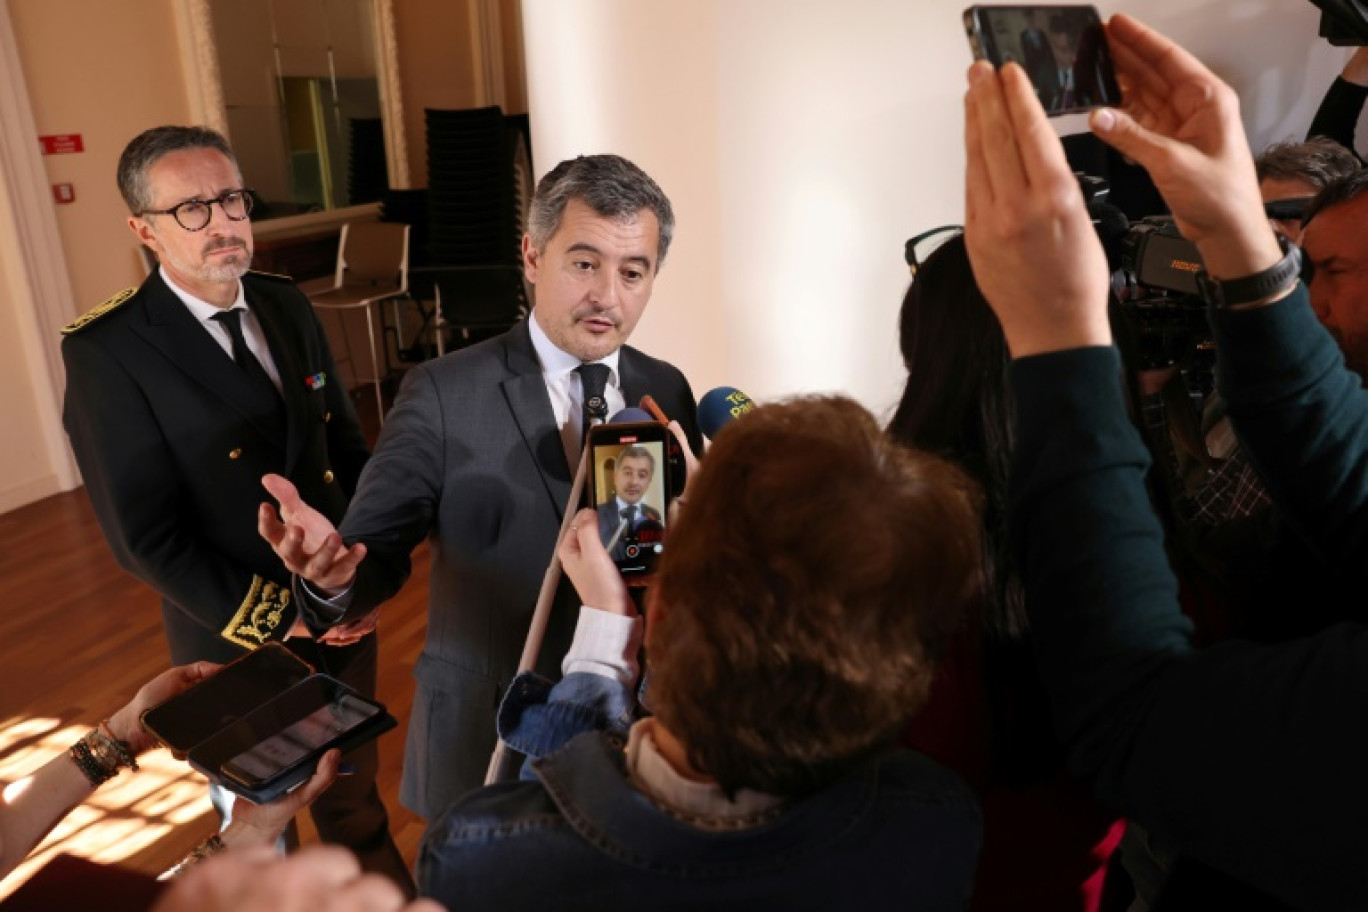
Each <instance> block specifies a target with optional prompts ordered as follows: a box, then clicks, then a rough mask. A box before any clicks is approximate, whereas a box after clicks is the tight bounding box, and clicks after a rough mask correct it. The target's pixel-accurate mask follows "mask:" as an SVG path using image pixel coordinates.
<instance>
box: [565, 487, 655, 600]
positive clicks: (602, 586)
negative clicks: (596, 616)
mask: <svg viewBox="0 0 1368 912" xmlns="http://www.w3.org/2000/svg"><path fill="white" fill-rule="evenodd" d="M557 553H558V554H559V556H560V560H561V566H562V567H564V568H565V575H566V576H568V577H570V582H571V583H573V584H574V585H575V591H576V592H578V593H579V597H580V600H581V601H582V602H583V603H584V604H586V605H588V606H589V607H591V608H598V609H599V610H601V611H610V612H612V613H613V614H621V615H625V616H626V617H636V615H637V610H636V605H634V604H633V603H632V597H631V596H630V595H628V594H627V584H626V583H624V582H623V581H622V572H621V571H619V570H618V568H617V565H616V564H614V563H613V559H612V558H611V557H609V556H608V552H607V551H606V550H605V549H604V547H603V542H602V541H601V540H600V539H599V529H598V513H597V511H594V510H590V509H584V510H580V511H579V513H577V514H576V515H575V518H574V519H573V520H571V522H570V530H569V532H568V533H567V534H566V536H565V539H564V540H563V541H562V542H561V544H560V549H559V551H558V552H557Z"/></svg>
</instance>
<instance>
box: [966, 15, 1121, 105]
mask: <svg viewBox="0 0 1368 912" xmlns="http://www.w3.org/2000/svg"><path fill="white" fill-rule="evenodd" d="M964 31H965V33H966V34H967V35H968V36H969V46H970V48H971V49H972V50H973V52H974V59H975V60H987V61H988V62H989V63H991V64H993V66H998V67H1000V66H1002V65H1003V64H1005V63H1007V62H1009V61H1013V60H1014V61H1016V62H1017V63H1019V64H1020V65H1021V67H1022V69H1024V70H1025V71H1026V75H1027V76H1029V77H1030V79H1031V84H1032V85H1034V86H1035V90H1036V95H1037V96H1038V97H1039V98H1040V104H1041V106H1042V107H1044V108H1045V113H1047V114H1049V115H1050V116H1051V117H1056V116H1058V115H1061V114H1076V113H1078V112H1080V111H1088V110H1091V109H1093V108H1098V107H1115V106H1118V105H1120V104H1121V89H1120V87H1119V86H1118V85H1117V82H1116V68H1115V66H1114V65H1113V63H1112V58H1111V51H1110V50H1109V49H1108V47H1107V33H1106V30H1105V29H1104V28H1103V27H1102V19H1101V17H1100V16H1098V14H1097V7H1095V6H971V7H969V8H968V9H966V10H965V11H964Z"/></svg>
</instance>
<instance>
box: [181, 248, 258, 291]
mask: <svg viewBox="0 0 1368 912" xmlns="http://www.w3.org/2000/svg"><path fill="white" fill-rule="evenodd" d="M228 247H236V248H237V249H238V250H240V251H241V253H239V254H237V255H235V256H234V257H233V258H232V259H229V260H221V261H220V262H217V263H211V262H207V261H201V262H200V263H198V264H196V263H187V262H185V261H184V260H181V259H180V258H179V257H175V256H172V255H171V254H170V253H166V252H164V253H163V256H165V257H166V258H167V259H168V260H170V261H171V265H172V266H175V267H176V269H178V270H180V271H181V272H183V273H186V274H187V275H192V276H194V277H195V278H196V279H199V280H200V281H201V282H234V281H236V280H238V279H240V278H242V277H243V276H244V275H246V274H247V271H248V270H249V269H251V268H252V251H251V250H250V249H249V248H248V247H247V244H246V242H245V241H229V242H228V243H223V242H213V241H211V242H210V243H209V244H207V245H205V248H204V250H203V251H202V252H201V255H202V256H205V257H207V256H208V255H209V254H210V253H211V252H213V251H215V250H221V249H224V248H228Z"/></svg>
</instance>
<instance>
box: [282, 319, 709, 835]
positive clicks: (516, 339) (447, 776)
mask: <svg viewBox="0 0 1368 912" xmlns="http://www.w3.org/2000/svg"><path fill="white" fill-rule="evenodd" d="M618 369H619V372H620V377H621V381H622V391H623V395H624V397H625V398H626V400H627V402H628V404H635V403H636V402H637V401H639V400H640V398H641V397H642V396H644V395H647V394H649V395H650V396H651V397H652V398H654V399H655V400H656V402H657V403H658V404H659V405H660V407H661V408H662V409H663V410H664V412H665V414H666V415H668V416H669V417H671V418H675V419H678V420H679V422H680V423H681V425H682V426H683V427H684V429H685V430H686V432H687V433H688V435H689V439H690V442H691V444H692V446H693V448H694V449H695V450H696V451H697V450H699V449H700V440H701V438H700V437H699V434H698V426H697V421H696V417H695V416H696V408H695V405H694V399H693V393H692V391H691V390H690V389H689V384H688V382H687V381H686V380H685V379H684V375H683V374H681V373H680V372H679V371H678V370H677V369H676V368H674V367H673V366H671V365H669V364H667V363H665V362H664V361H658V360H656V359H655V358H651V357H649V356H647V355H645V354H642V353H641V352H640V351H637V350H636V349H634V348H630V347H628V346H623V348H622V350H621V356H620V358H619V362H618ZM572 481H573V472H572V469H571V467H569V466H567V465H566V460H565V449H564V446H563V444H562V442H561V437H560V432H559V430H558V429H557V427H556V420H555V415H554V413H553V412H552V409H551V398H550V396H549V395H548V394H547V391H546V382H545V380H544V379H543V377H542V369H541V364H540V362H539V361H538V360H537V354H536V350H535V349H534V348H533V346H532V338H531V335H530V333H529V331H528V328H527V324H526V322H523V323H519V324H518V325H517V326H515V327H514V328H513V329H511V330H509V331H508V332H507V333H504V334H503V335H501V336H499V337H497V338H494V339H490V340H489V341H487V342H483V343H481V344H479V345H476V346H473V347H471V348H467V349H464V350H462V351H459V352H454V353H452V354H450V355H447V356H446V357H444V358H439V359H437V360H435V361H429V362H427V363H425V364H422V365H420V366H419V367H416V368H414V369H413V370H411V371H410V372H409V374H408V376H406V377H405V378H404V384H403V387H402V388H401V390H400V391H399V395H398V397H397V398H396V400H395V403H394V409H393V411H391V412H390V413H389V415H388V416H387V417H386V420H385V428H384V431H383V433H382V434H381V436H380V441H379V442H378V443H377V444H376V448H375V456H374V457H373V458H372V459H371V461H370V463H369V464H368V465H367V467H366V471H365V473H364V474H363V475H362V478H361V484H360V487H359V488H358V489H357V492H356V497H355V499H354V500H353V501H352V504H351V507H350V509H349V510H348V511H347V518H346V520H345V522H343V524H342V527H341V533H342V538H343V540H344V541H346V542H347V543H348V544H351V543H353V542H357V541H361V542H365V544H366V548H367V553H366V558H365V560H363V561H362V562H361V565H360V567H359V568H358V571H357V579H356V584H355V588H354V589H353V598H352V602H351V606H350V608H349V609H348V617H349V618H350V617H355V616H359V615H363V614H365V613H366V612H368V611H369V610H370V609H371V608H373V607H375V606H376V605H378V604H380V603H381V602H383V601H385V600H386V599H388V598H389V597H390V596H392V595H393V594H394V593H395V592H396V591H397V590H398V589H399V587H400V586H402V585H403V584H404V581H405V580H406V579H408V574H409V569H410V563H409V553H410V552H411V551H412V550H413V549H414V547H416V546H417V545H418V543H419V542H421V541H422V540H423V538H424V537H425V536H431V540H432V574H431V578H430V580H429V584H428V619H427V640H426V642H425V643H424V646H423V654H422V656H421V657H420V658H419V660H418V666H417V668H416V669H415V676H416V677H417V679H418V690H417V694H416V696H415V698H414V706H413V715H412V717H411V718H410V721H409V731H408V745H407V749H406V754H405V758H404V782H403V790H402V792H401V793H400V799H401V800H402V801H403V803H404V804H405V805H406V806H407V807H409V808H410V809H412V810H414V811H415V812H417V813H418V814H421V815H422V816H424V817H433V816H436V814H437V813H438V812H440V811H441V810H443V809H444V808H445V807H446V806H447V805H448V804H450V803H451V802H452V801H454V800H455V799H456V798H457V797H459V796H460V795H461V794H462V793H464V792H465V791H466V790H468V789H470V788H473V787H475V786H478V785H480V784H481V783H482V782H483V780H484V773H485V769H486V767H487V765H488V761H489V756H490V752H491V751H492V750H493V748H494V743H495V733H494V713H495V709H496V708H497V706H498V703H499V697H500V694H501V693H502V691H503V689H504V688H506V687H507V686H508V683H509V682H510V681H511V680H512V679H513V677H514V672H515V671H516V670H517V665H518V658H519V656H520V655H521V653H522V649H523V643H524V640H525V638H526V636H527V631H528V625H529V622H530V621H531V618H532V611H533V608H534V607H535V605H536V602H537V593H538V591H539V590H540V588H541V583H542V578H543V576H544V575H545V573H546V567H547V564H548V563H549V562H550V560H551V552H552V550H553V548H554V547H555V542H556V534H557V530H558V528H559V526H560V521H561V516H562V514H563V512H564V510H565V505H566V501H568V500H569V498H570V489H571V483H572ZM306 500H307V495H306ZM556 605H557V607H556V610H555V612H554V613H553V615H552V620H551V625H550V628H549V629H548V631H547V636H546V641H545V642H544V643H543V644H542V649H541V653H540V658H541V662H540V667H541V668H542V670H543V672H544V673H547V674H555V672H556V670H558V669H559V668H560V661H561V658H562V657H563V656H564V655H565V651H566V649H567V648H569V645H570V640H571V637H572V635H573V633H574V628H575V620H576V618H577V617H578V614H579V611H578V608H579V606H578V600H577V599H576V598H575V597H574V590H573V588H572V587H570V586H569V585H568V584H567V583H565V582H564V581H562V585H561V591H560V594H559V596H558V598H557V602H556Z"/></svg>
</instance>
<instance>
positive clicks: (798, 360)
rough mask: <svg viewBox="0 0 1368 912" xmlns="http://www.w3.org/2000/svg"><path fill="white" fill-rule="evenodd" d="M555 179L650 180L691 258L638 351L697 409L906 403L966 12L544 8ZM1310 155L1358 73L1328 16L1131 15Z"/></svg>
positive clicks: (534, 51) (1271, 8) (549, 148)
mask: <svg viewBox="0 0 1368 912" xmlns="http://www.w3.org/2000/svg"><path fill="white" fill-rule="evenodd" d="M522 2H523V27H524V35H525V42H526V59H527V69H528V102H529V109H530V111H531V114H532V122H533V136H534V139H535V148H534V157H535V159H536V166H537V169H538V171H539V172H545V171H546V170H547V169H548V168H549V167H550V166H551V165H553V164H554V163H555V162H557V161H559V160H561V159H563V158H566V157H569V156H571V155H574V154H577V153H581V152H595V151H614V152H619V153H621V154H623V155H626V156H627V157H629V158H631V159H633V160H634V161H636V162H637V163H638V164H640V165H641V166H642V167H643V168H645V169H646V170H647V171H648V172H649V173H651V175H652V176H654V177H655V178H656V179H657V180H658V181H659V182H660V184H661V185H662V187H663V188H664V189H665V191H666V193H668V194H669V195H670V197H671V200H672V201H673V202H674V204H675V206H676V210H677V214H678V219H679V234H678V239H677V245H676V247H675V249H674V250H673V251H672V252H671V255H670V261H669V262H668V263H667V264H666V267H665V271H664V273H663V274H662V276H661V278H660V280H659V282H658V283H657V286H656V292H655V297H654V300H653V302H652V304H651V307H650V309H649V310H648V312H647V315H646V317H645V319H644V320H643V321H642V323H641V325H640V326H639V327H638V329H637V333H636V336H635V338H634V342H635V343H637V344H638V345H640V347H642V348H643V349H645V350H647V351H649V352H651V353H653V354H657V355H659V356H662V357H666V358H668V359H670V360H671V361H673V362H674V363H676V364H677V365H679V366H680V367H681V368H682V369H683V370H684V371H685V373H687V374H688V375H689V377H690V379H691V380H692V381H693V383H694V386H695V391H696V392H700V393H701V392H702V391H704V390H706V389H709V388H711V387H713V386H717V385H720V384H723V383H730V384H733V385H736V386H739V387H741V388H742V389H745V390H746V391H747V392H750V393H751V394H752V395H754V396H757V397H761V398H768V397H772V396H777V395H782V394H786V393H793V392H799V391H818V390H840V391H844V392H847V393H850V394H852V395H854V396H856V397H857V398H859V399H860V400H861V401H863V402H865V404H866V405H868V406H870V407H871V408H874V409H876V410H877V411H879V412H880V413H883V412H885V411H886V410H888V409H889V408H890V407H891V406H892V405H893V404H894V403H895V402H896V401H897V397H898V396H899V394H900V392H901V383H902V376H903V373H902V366H901V362H900V360H899V357H898V352H897V338H896V324H897V313H898V307H899V304H900V303H901V299H902V294H903V292H904V291H905V289H906V285H907V271H906V267H905V266H904V264H903V260H902V245H903V241H904V240H905V239H906V238H908V237H909V236H911V235H912V234H914V233H916V232H918V231H920V230H922V229H924V228H927V227H932V226H934V225H937V224H941V223H943V222H957V221H959V220H960V219H961V217H962V211H963V203H962V197H963V179H962V173H963V153H962V151H961V136H962V124H963V121H962V112H961V105H962V94H963V84H964V82H963V78H964V71H965V69H966V68H967V66H968V64H969V60H970V58H969V51H968V47H967V45H966V43H965V39H964V35H963V33H962V31H961V27H960V12H961V10H962V9H963V7H964V5H965V3H964V2H962V0H954V2H951V0H846V2H836V0H574V2H572V3H568V2H565V0H522ZM1100 8H1101V10H1102V12H1103V14H1104V15H1106V14H1110V13H1112V12H1130V13H1133V14H1135V15H1138V16H1142V17H1143V18H1144V19H1145V20H1146V21H1147V22H1149V23H1150V24H1152V25H1154V26H1155V27H1157V28H1159V29H1161V30H1163V31H1165V32H1167V33H1168V34H1170V35H1171V36H1173V37H1175V38H1176V39H1178V40H1179V41H1180V42H1183V43H1184V44H1186V45H1187V47H1188V48H1189V49H1190V50H1192V51H1193V52H1194V53H1196V54H1197V55H1198V56H1199V57H1201V58H1202V59H1203V60H1205V61H1206V62H1207V63H1208V65H1210V66H1211V67H1212V68H1213V69H1215V70H1216V71H1217V72H1218V73H1219V74H1221V75H1222V76H1223V77H1224V78H1226V79H1227V80H1229V81H1230V82H1231V83H1232V84H1233V85H1234V86H1235V87H1236V89H1237V90H1238V91H1239V92H1240V94H1241V97H1242V99H1243V100H1244V105H1245V110H1244V114H1245V123H1246V126H1247V127H1248V128H1249V130H1250V133H1251V141H1252V143H1253V144H1254V145H1255V146H1256V147H1258V148H1261V147H1262V146H1263V145H1265V144H1267V143H1268V142H1271V141H1273V140H1275V139H1282V138H1287V137H1290V136H1300V135H1301V134H1302V133H1304V131H1305V129H1306V127H1307V125H1308V124H1309V123H1310V119H1311V116H1312V114H1313V112H1314V110H1315V107H1316V105H1317V104H1318V103H1319V100H1320V97H1321V95H1322V94H1323V92H1324V90H1325V88H1326V87H1327V86H1328V85H1329V84H1330V82H1331V80H1332V79H1333V77H1334V75H1335V74H1336V73H1337V72H1338V71H1339V67H1340V66H1341V64H1342V63H1343V61H1344V59H1345V57H1346V52H1344V51H1342V50H1339V49H1335V48H1331V47H1329V46H1328V45H1326V44H1325V43H1324V42H1322V41H1321V40H1319V39H1318V38H1317V37H1316V27H1317V22H1318V16H1319V14H1318V11H1317V10H1316V9H1315V8H1314V7H1312V6H1311V4H1310V3H1308V2H1306V0H1147V2H1139V0H1127V2H1118V3H1110V4H1108V3H1103V4H1100Z"/></svg>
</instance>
